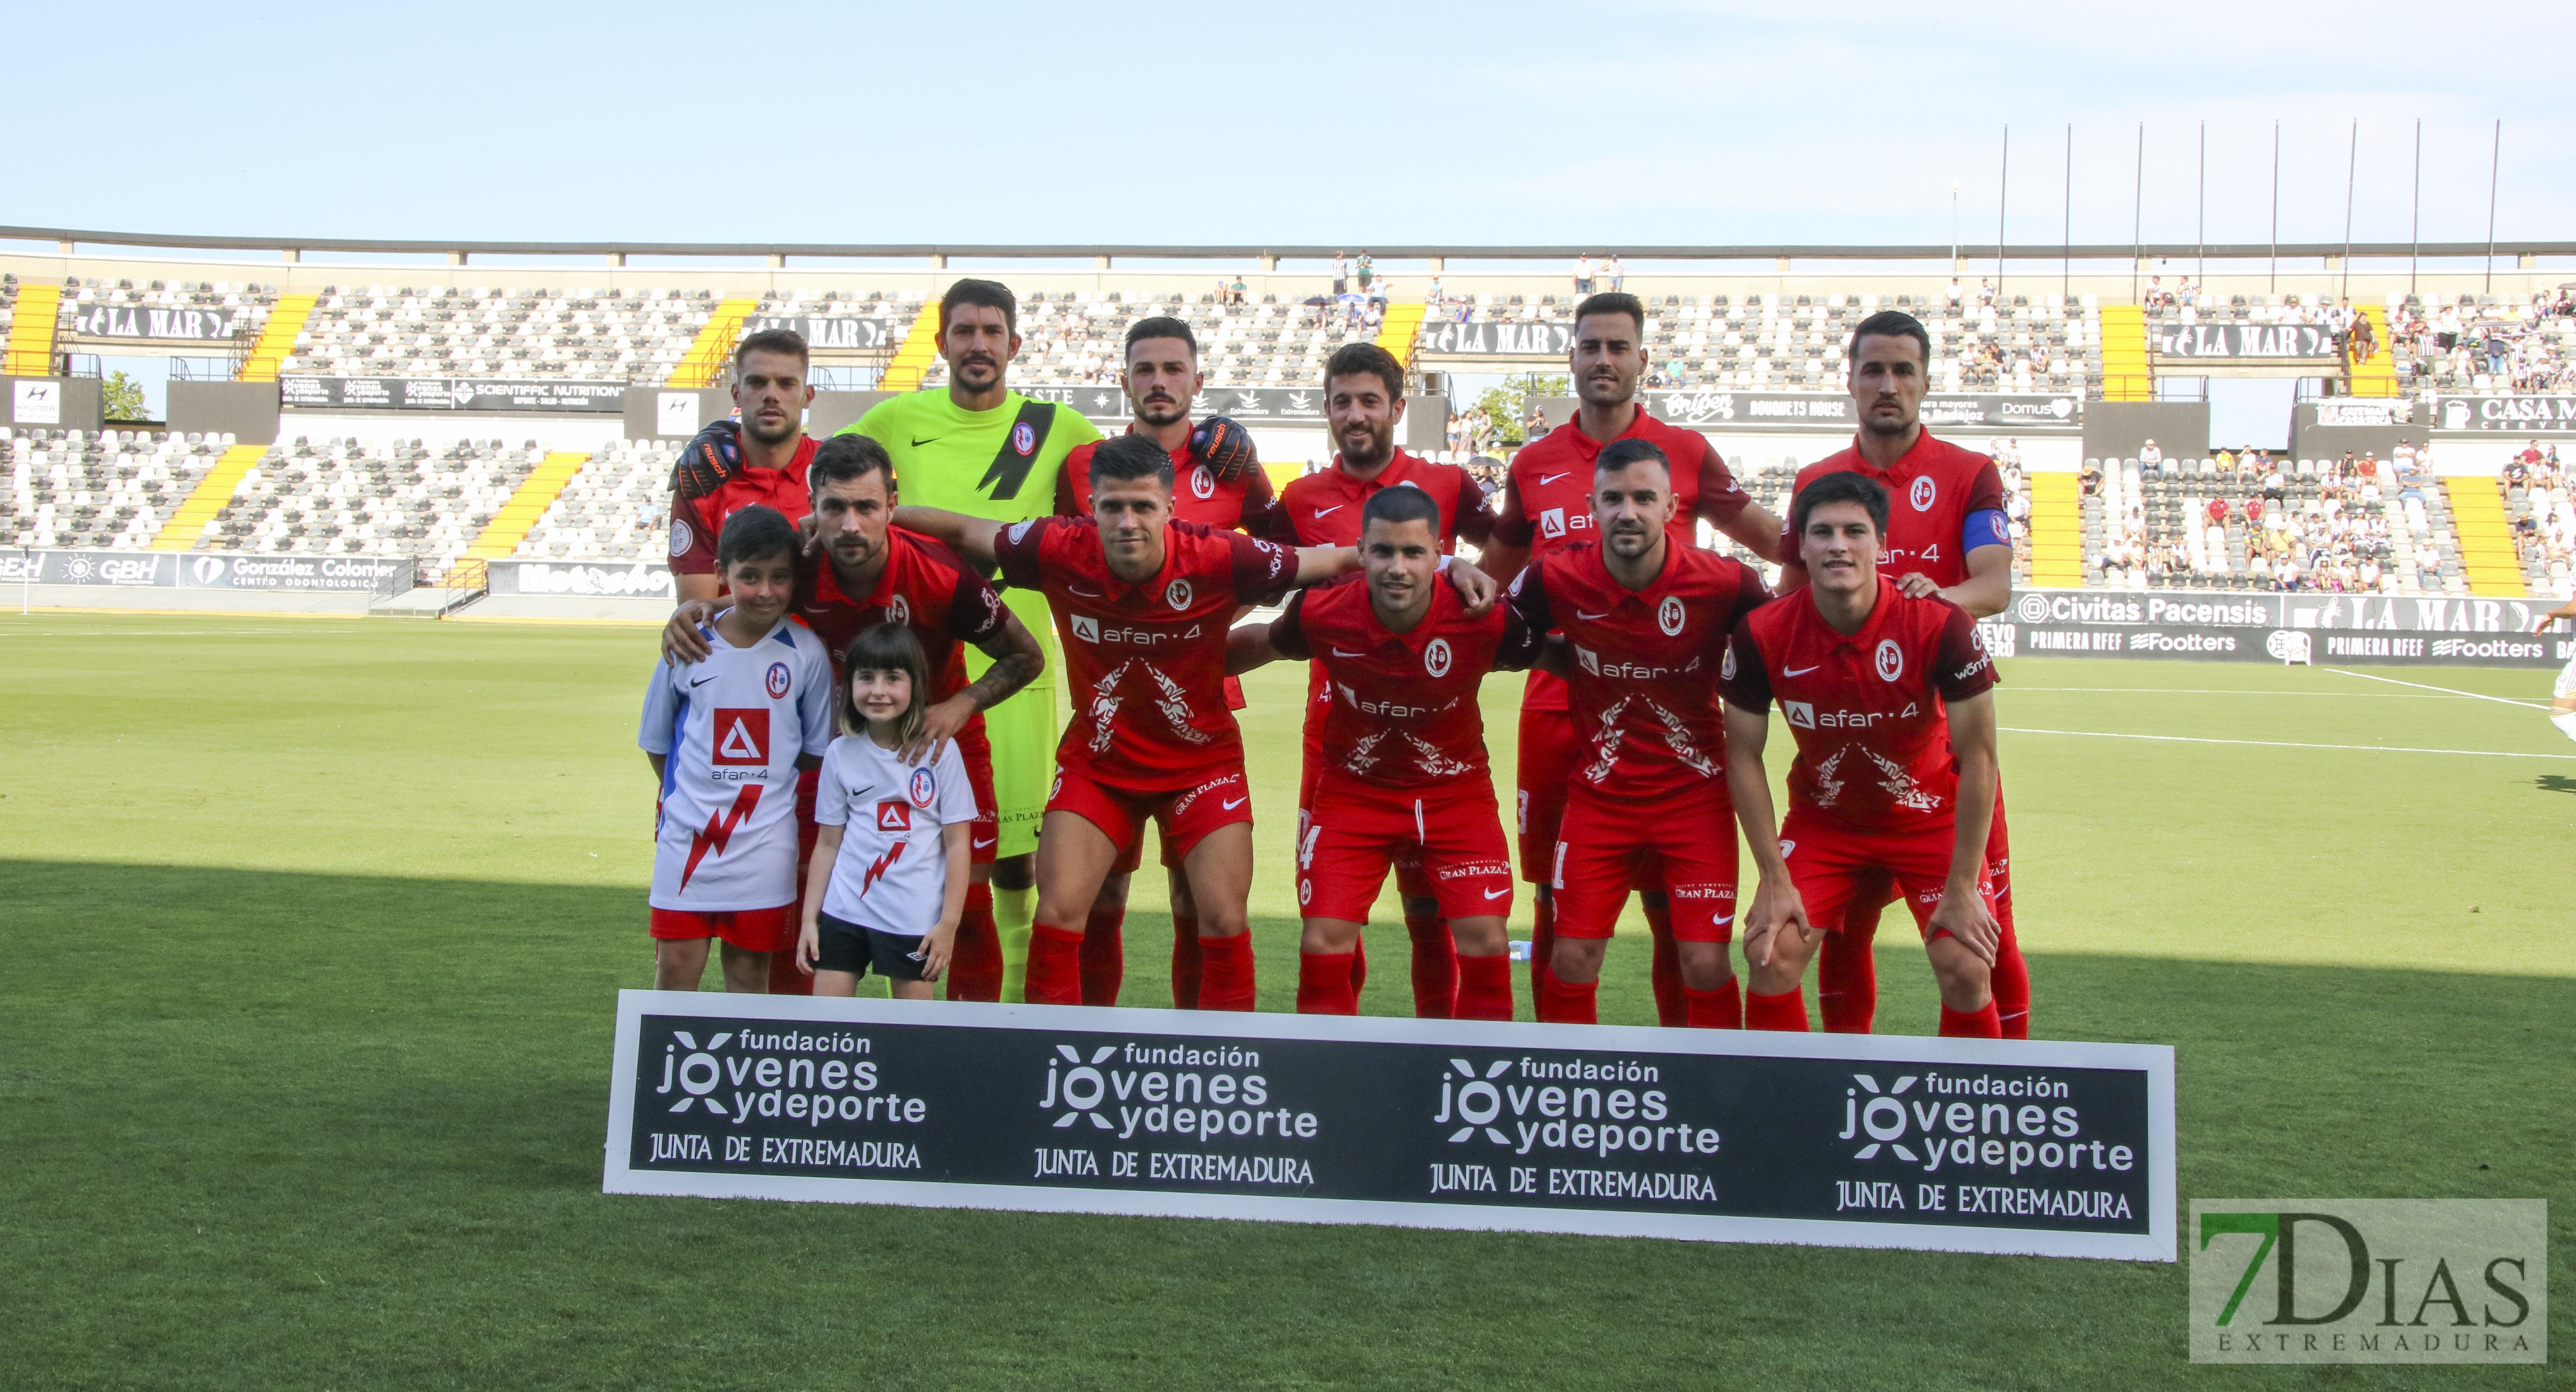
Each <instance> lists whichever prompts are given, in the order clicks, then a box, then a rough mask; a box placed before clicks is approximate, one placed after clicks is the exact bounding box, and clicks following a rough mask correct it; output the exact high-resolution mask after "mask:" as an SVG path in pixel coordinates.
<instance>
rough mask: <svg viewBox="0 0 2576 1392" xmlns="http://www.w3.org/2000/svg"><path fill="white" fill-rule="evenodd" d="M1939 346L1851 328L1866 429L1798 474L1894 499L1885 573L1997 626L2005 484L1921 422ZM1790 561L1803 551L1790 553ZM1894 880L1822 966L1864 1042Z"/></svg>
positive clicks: (1826, 1006)
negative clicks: (1844, 476)
mask: <svg viewBox="0 0 2576 1392" xmlns="http://www.w3.org/2000/svg"><path fill="white" fill-rule="evenodd" d="M1931 347H1932V338H1931V335H1930V334H1929V333H1927V332H1925V330H1924V328H1923V325H1922V323H1921V321H1919V320H1917V319H1916V318H1915V317H1914V316H1913V315H1911V314H1907V313H1906V312H1904V311H1903V310H1896V309H1889V310H1881V311H1879V312H1878V313H1876V314H1873V315H1871V316H1870V317H1868V318H1867V319H1864V320H1862V321H1861V322H1860V323H1859V324H1858V325H1857V326H1855V327H1854V328H1853V330H1852V339H1851V344H1850V346H1849V348H1848V349H1847V350H1846V357H1847V358H1848V359H1849V361H1850V364H1851V374H1850V380H1849V382H1848V386H1849V389H1850V391H1851V395H1852V402H1853V405H1854V406H1855V407H1857V408H1858V412H1859V416H1860V431H1859V433H1858V434H1857V435H1856V436H1855V437H1854V438H1853V440H1852V444H1851V447H1850V448H1849V449H1845V450H1842V451H1840V452H1838V453H1836V454H1833V455H1830V456H1828V457H1826V458H1824V459H1821V460H1818V461H1817V462H1815V463H1813V464H1810V465H1808V466H1807V467H1806V468H1804V469H1801V470H1799V471H1798V484H1797V486H1798V487H1800V488H1804V487H1806V486H1807V484H1808V483H1810V482H1811V481H1813V480H1815V479H1818V478H1822V477H1824V476H1825V475H1827V474H1832V473H1842V472H1845V471H1849V472H1853V473H1859V474H1863V475H1866V476H1867V477H1869V478H1870V479H1871V480H1873V481H1875V482H1876V483H1878V484H1879V485H1880V486H1881V487H1883V488H1885V489H1886V490H1887V493H1888V499H1889V501H1888V519H1887V534H1886V536H1885V537H1884V538H1883V541H1884V545H1885V546H1886V553H1885V554H1884V555H1882V556H1881V557H1880V558H1879V566H1880V568H1881V569H1882V570H1884V571H1885V572H1886V573H1887V574H1888V575H1889V576H1890V577H1892V578H1893V579H1894V580H1895V582H1896V585H1897V588H1899V589H1900V590H1903V591H1904V592H1905V593H1906V594H1907V595H1908V596H1910V597H1914V598H1921V597H1923V596H1926V595H1933V594H1937V595H1939V596H1940V597H1942V598H1943V599H1946V600H1949V601H1950V602H1951V603H1953V604H1956V605H1958V606H1959V607H1960V608H1962V609H1965V610H1966V611H1968V615H1969V617H1971V618H1979V619H1985V618H1992V617H1994V616H1995V615H1997V614H2000V613H2002V612H2003V611H2004V607H2005V606H2006V605H2008V604H2010V603H2011V602H2012V563H2013V554H2012V535H2011V532H2010V529H2009V525H2008V524H2007V522H2006V520H2005V513H2004V485H2003V476H2002V475H2001V474H2000V473H1998V472H1997V471H1996V469H1995V463H1994V461H1993V460H1991V459H1989V458H1987V457H1986V456H1984V455H1982V454H1977V453H1975V452H1973V451H1971V450H1965V449H1961V448H1959V447H1958V446H1956V445H1953V444H1950V443H1949V442H1947V441H1944V440H1936V439H1934V438H1933V437H1932V433H1931V432H1930V431H1928V430H1925V429H1924V428H1923V425H1922V422H1921V418H1920V413H1921V407H1922V402H1923V393H1924V390H1925V388H1926V386H1927V383H1926V381H1925V377H1926V365H1927V364H1928V363H1929V361H1930V358H1931ZM1788 549H1789V550H1790V551H1791V552H1793V553H1794V551H1795V549H1796V548H1795V547H1790V548H1788ZM1781 559H1782V561H1783V563H1784V564H1783V569H1782V573H1781V576H1780V587H1781V589H1782V590H1783V591H1787V590H1792V589H1795V588H1797V587H1798V586H1800V585H1804V584H1805V583H1807V573H1806V569H1805V568H1804V567H1803V566H1801V565H1799V564H1798V562H1797V558H1796V556H1795V555H1794V554H1791V555H1786V556H1783V557H1782V558H1781ZM2003 827H2004V810H2003V807H2002V805H2001V804H2000V803H1998V804H1997V805H1996V807H1995V834H1994V846H1995V854H1994V858H1993V861H1992V863H1991V864H1989V865H1988V866H1987V867H1986V868H1987V873H1988V874H1990V875H1991V876H1993V878H1994V884H1995V904H1996V911H1997V917H1998V919H1999V920H2000V921H2001V922H2002V924H2003V940H2002V942H2001V943H2000V944H1999V945H1998V947H1997V948H1996V951H1995V971H1994V991H1995V1001H1996V1006H1997V1008H1998V1010H1999V1011H2000V1012H2001V1015H2002V1018H2003V1029H2004V1037H2005V1038H2007V1039H2027V1038H2029V1037H2030V969H2029V967H2028V966H2027V965H2026V964H2025V963H2024V961H2023V959H2022V955H2021V943H2020V940H2019V937H2018V935H2017V934H2016V933H2015V932H2014V931H2013V907H2012V880H2011V870H2012V856H2011V852H2010V850H2009V849H2008V848H2007V845H2006V837H2005V834H2004V830H2003ZM1894 893H1895V885H1894V883H1893V882H1882V883H1879V884H1877V885H1864V886H1862V887H1861V889H1860V890H1859V891H1858V892H1856V893H1855V894H1854V895H1853V896H1852V899H1851V902H1850V904H1849V905H1848V906H1847V907H1846V908H1845V909H1844V911H1843V921H1842V923H1841V924H1840V931H1839V932H1836V933H1835V934H1833V935H1832V936H1830V937H1828V938H1826V939H1825V943H1824V949H1823V952H1822V953H1821V954H1820V955H1819V956H1818V958H1817V960H1816V1008H1817V1013H1818V1014H1819V1015H1820V1016H1822V1017H1823V1018H1822V1022H1823V1024H1824V1027H1825V1028H1826V1029H1828V1030H1833V1031H1837V1032H1841V1033H1850V1034H1867V1033H1869V1029H1870V1024H1871V1021H1872V1019H1873V1017H1874V1016H1875V1015H1876V1013H1877V1007H1878V972H1877V964H1876V962H1875V960H1874V959H1873V957H1872V955H1871V950H1870V945H1871V942H1872V940H1873V938H1874V937H1875V936H1876V934H1877V932H1878V915H1879V910H1880V909H1881V908H1882V907H1884V906H1885V905H1886V904H1887V903H1888V901H1889V899H1890V898H1891V897H1892V896H1893V894H1894Z"/></svg>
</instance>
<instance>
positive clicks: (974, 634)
mask: <svg viewBox="0 0 2576 1392" xmlns="http://www.w3.org/2000/svg"><path fill="white" fill-rule="evenodd" d="M788 612H789V613H790V614H791V615H793V616H794V617H795V619H796V620H797V622H799V623H802V624H804V625H805V626H806V627H807V628H810V629H812V630H814V633H815V635H816V636H817V637H819V638H821V639H822V640H823V646H824V647H825V648H826V649H827V650H829V651H830V653H831V654H832V672H833V675H834V676H835V677H836V678H846V677H847V676H848V675H849V674H848V673H847V672H846V671H844V670H843V669H842V667H841V652H842V650H843V649H845V648H847V647H849V646H850V640H851V639H853V638H856V637H858V636H859V634H861V633H862V632H865V631H866V630H868V629H870V628H873V627H875V626H876V625H878V624H881V623H895V624H901V625H903V626H904V627H906V628H908V629H911V630H912V636H913V637H915V638H918V639H920V640H921V650H922V652H923V654H925V655H926V656H928V657H929V659H930V684H931V686H932V688H933V689H932V691H931V693H930V699H931V700H933V701H945V700H947V699H948V698H949V697H951V696H954V695H956V694H957V693H958V692H960V691H962V690H964V689H965V688H966V645H967V644H969V643H977V644H981V643H988V642H991V641H992V639H993V637H994V635H996V634H998V633H1000V632H1001V631H1002V629H1003V627H1004V614H1005V613H1006V611H1005V609H1004V608H1003V605H1002V596H1001V595H1000V594H999V593H997V592H996V591H995V590H994V589H993V587H992V586H991V585H988V584H986V583H985V582H984V577H982V576H980V575H977V574H976V573H975V572H974V571H973V570H972V569H971V568H969V567H968V566H967V564H966V563H965V562H964V561H962V560H959V559H958V557H957V554H956V553H955V552H953V551H950V550H949V549H948V548H947V547H945V546H942V545H940V544H939V543H938V542H935V541H932V540H931V539H929V538H928V537H924V536H917V535H915V534H913V533H911V532H907V531H904V530H903V529H902V528H900V527H888V528H887V529H886V563H885V570H884V571H883V572H882V573H880V574H879V575H878V576H877V583H876V587H875V588H874V589H871V590H869V591H868V592H867V593H866V594H864V595H853V594H850V593H849V592H847V591H845V590H843V589H842V588H841V577H840V575H839V573H838V572H836V571H834V570H833V569H832V566H831V563H830V562H829V561H828V560H826V561H823V562H821V563H816V562H813V561H803V562H800V563H799V564H798V566H797V568H796V594H795V599H794V602H793V606H792V607H791V608H790V609H789V610H788ZM983 719H984V717H983V716H982V715H980V714H979V715H977V716H976V717H975V720H974V722H973V724H974V725H976V726H978V727H980V725H981V724H982V722H983Z"/></svg>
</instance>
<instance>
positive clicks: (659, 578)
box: [484, 561, 679, 604]
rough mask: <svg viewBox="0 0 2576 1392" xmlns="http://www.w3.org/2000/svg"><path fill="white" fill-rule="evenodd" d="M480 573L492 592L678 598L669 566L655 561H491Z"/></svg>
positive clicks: (677, 599) (502, 593)
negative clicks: (482, 573) (482, 572)
mask: <svg viewBox="0 0 2576 1392" xmlns="http://www.w3.org/2000/svg"><path fill="white" fill-rule="evenodd" d="M484 575H485V583H486V584H487V585H489V586H490V588H491V592H492V593H493V594H496V595H611V596H632V597H636V598H647V597H649V598H655V599H667V600H670V601H671V602H672V603H674V604H676V603H678V602H679V591H678V590H677V589H676V588H674V587H673V584H672V580H671V568H670V567H669V566H666V565H664V564H662V563H661V562H659V561H655V562H652V563H650V564H647V563H645V562H642V561H494V562H492V563H491V565H490V566H489V567H488V568H487V569H486V570H485V572H484Z"/></svg>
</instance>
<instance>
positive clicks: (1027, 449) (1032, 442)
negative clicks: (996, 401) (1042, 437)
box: [1011, 421, 1038, 454]
mask: <svg viewBox="0 0 2576 1392" xmlns="http://www.w3.org/2000/svg"><path fill="white" fill-rule="evenodd" d="M1011 448H1012V449H1015V450H1018V451H1019V452H1020V453H1022V454H1035V453H1037V452H1038V433H1037V432H1036V431H1035V430H1032V429H1030V428H1029V423H1028V422H1027V421H1021V422H1020V423H1019V424H1017V425H1014V426H1012V427H1011Z"/></svg>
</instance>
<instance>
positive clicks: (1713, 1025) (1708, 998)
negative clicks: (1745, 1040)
mask: <svg viewBox="0 0 2576 1392" xmlns="http://www.w3.org/2000/svg"><path fill="white" fill-rule="evenodd" d="M1682 995H1683V997H1684V999H1686V1000H1687V1001H1688V1002H1689V1003H1690V1019H1689V1024H1690V1027H1691V1028H1692V1029H1742V1028H1744V1004H1743V1002H1742V1001H1740V1000H1738V999H1737V998H1736V994H1735V978H1734V977H1731V976H1730V977H1728V978H1727V979H1726V982H1725V984H1724V985H1721V986H1719V987H1718V988H1717V989H1716V990H1714V991H1694V990H1692V989H1690V988H1689V987H1687V986H1685V987H1683V988H1682Z"/></svg>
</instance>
